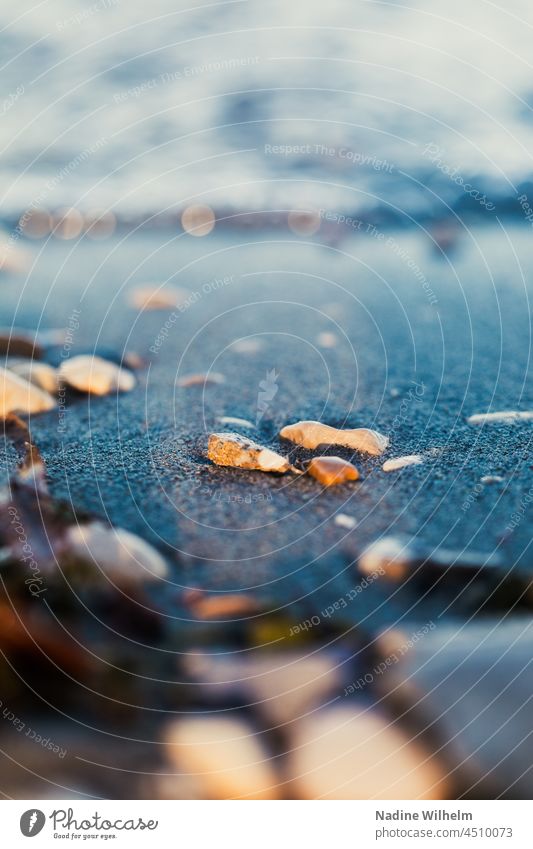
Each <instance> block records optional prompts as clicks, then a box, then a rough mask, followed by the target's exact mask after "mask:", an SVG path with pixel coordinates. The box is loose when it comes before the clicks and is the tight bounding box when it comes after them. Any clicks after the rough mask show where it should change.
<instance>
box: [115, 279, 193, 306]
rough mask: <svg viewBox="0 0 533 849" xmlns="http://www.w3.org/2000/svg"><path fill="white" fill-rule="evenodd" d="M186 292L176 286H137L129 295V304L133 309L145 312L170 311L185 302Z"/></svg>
mask: <svg viewBox="0 0 533 849" xmlns="http://www.w3.org/2000/svg"><path fill="white" fill-rule="evenodd" d="M188 294H189V293H188V292H187V291H186V290H185V289H180V288H178V287H177V286H168V285H164V284H162V285H160V286H158V285H156V284H154V285H146V286H137V287H136V288H135V289H133V290H132V291H131V292H130V293H129V302H130V304H131V306H132V307H135V309H138V310H141V311H143V312H147V311H150V310H172V309H175V308H176V307H178V306H179V305H180V304H182V303H183V302H184V301H186V300H187V297H188Z"/></svg>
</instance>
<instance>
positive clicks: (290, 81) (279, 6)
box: [0, 0, 533, 220]
mask: <svg viewBox="0 0 533 849" xmlns="http://www.w3.org/2000/svg"><path fill="white" fill-rule="evenodd" d="M532 30H533V8H532V7H531V3H530V2H529V0H513V2H512V3H511V4H507V8H505V9H499V8H497V7H496V6H495V5H494V4H492V3H488V2H484V0H470V2H468V3H465V2H464V0H461V2H459V0H451V2H448V3H447V4H446V5H445V6H444V7H443V5H442V4H441V3H439V2H437V0H418V2H416V0H412V2H411V3H410V5H407V4H402V3H400V2H373V0H329V2H327V3H319V2H316V0H314V1H313V2H309V0H297V2H289V0H270V2H268V3H265V2H263V0H232V2H211V3H201V2H200V3H196V4H193V3H192V0H181V1H180V0H178V2H176V0H155V2H152V3H150V4H148V6H145V5H144V4H138V3H127V2H125V0H95V2H93V3H90V2H88V3H81V2H73V0H54V2H50V0H45V2H41V3H39V4H36V5H35V6H34V7H33V8H32V4H30V3H29V2H23V3H22V4H20V3H19V4H16V5H14V4H13V3H10V2H7V0H1V4H0V56H1V66H2V102H1V103H0V115H1V122H0V150H1V156H0V174H1V206H0V210H1V214H2V215H3V216H9V215H19V214H20V212H21V211H22V210H25V209H27V208H28V207H31V206H33V207H43V208H47V209H54V208H57V207H59V206H62V205H68V206H71V205H73V206H77V207H79V208H81V209H90V208H105V209H112V210H114V211H115V212H116V213H121V214H131V213H134V214H139V213H140V214H143V215H144V214H149V213H150V212H155V211H161V210H169V209H170V210H171V209H176V208H181V207H182V206H184V205H187V204H189V203H191V202H201V203H209V204H210V205H212V206H214V207H217V208H228V207H229V208H236V209H254V210H258V209H259V210H260V209H265V208H266V209H276V208H283V209H286V208H294V207H300V206H302V207H305V208H307V207H310V208H322V209H326V210H329V211H335V210H346V209H350V210H361V209H382V210H383V211H387V212H388V213H389V214H392V215H399V216H400V217H403V218H404V219H405V216H407V220H408V217H409V216H414V217H417V216H421V215H425V214H429V215H442V214H445V213H446V211H447V209H448V206H452V207H453V208H455V209H459V210H461V209H464V208H470V209H471V210H472V211H474V212H483V213H485V212H486V211H487V210H486V207H487V203H488V202H489V199H495V211H496V213H497V212H498V211H501V208H502V207H501V204H502V198H516V195H517V193H518V194H519V193H520V192H522V191H524V184H525V183H526V182H527V181H528V180H529V178H530V175H531V170H532V154H531V151H532V150H533V120H532V119H533V109H532V107H533V82H532V79H531V61H530V60H531V35H532ZM446 170H447V171H448V173H445V172H446ZM450 171H451V172H452V173H451V176H450V173H449V172H450ZM461 181H462V182H461ZM464 183H467V184H468V185H469V189H468V191H469V192H470V194H467V190H466V188H465V187H464ZM526 188H527V186H526ZM485 194H486V198H485V201H483V197H484V196H485ZM472 195H474V196H473V197H472ZM532 196H533V193H532ZM498 203H500V209H498Z"/></svg>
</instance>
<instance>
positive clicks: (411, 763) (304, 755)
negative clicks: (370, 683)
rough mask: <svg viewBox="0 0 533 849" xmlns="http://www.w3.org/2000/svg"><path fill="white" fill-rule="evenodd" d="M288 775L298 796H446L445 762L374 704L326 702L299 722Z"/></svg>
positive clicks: (336, 797) (373, 797)
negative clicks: (363, 706) (359, 706)
mask: <svg viewBox="0 0 533 849" xmlns="http://www.w3.org/2000/svg"><path fill="white" fill-rule="evenodd" d="M289 776H290V778H291V779H292V783H293V787H294V790H295V794H296V796H297V797H298V798H301V799H447V798H449V793H450V788H449V786H448V784H447V781H446V776H445V772H444V770H443V768H442V767H441V766H440V765H439V764H438V763H437V761H436V760H435V758H434V757H433V756H432V755H431V754H430V753H428V752H427V751H426V750H425V749H424V748H423V746H422V745H421V744H419V743H418V742H417V741H415V740H410V739H409V736H408V735H407V734H406V733H405V732H404V731H403V730H401V729H400V728H399V727H398V726H397V725H394V724H392V723H391V722H389V721H388V720H387V719H386V718H385V717H384V716H382V715H381V714H379V713H377V712H376V711H375V710H374V709H373V708H372V709H371V708H368V709H367V710H366V711H364V710H362V709H356V708H354V707H351V706H348V705H347V706H340V707H333V708H325V709H323V710H321V711H320V712H318V713H315V714H313V715H312V716H310V717H308V718H306V719H303V720H302V721H301V722H300V723H298V724H297V726H296V728H295V733H294V735H293V738H292V751H291V752H290V754H289Z"/></svg>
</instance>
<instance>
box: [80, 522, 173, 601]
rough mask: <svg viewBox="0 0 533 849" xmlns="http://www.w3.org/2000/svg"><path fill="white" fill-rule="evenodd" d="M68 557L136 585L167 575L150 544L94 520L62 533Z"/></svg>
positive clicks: (119, 582)
mask: <svg viewBox="0 0 533 849" xmlns="http://www.w3.org/2000/svg"><path fill="white" fill-rule="evenodd" d="M65 552H66V554H67V556H69V557H72V558H74V559H80V560H83V561H85V562H87V563H89V564H90V565H93V566H94V567H95V568H98V567H99V568H100V569H101V570H102V571H103V572H104V574H105V575H106V576H107V577H108V578H109V580H110V581H111V582H112V583H116V584H118V585H120V586H124V585H126V586H128V585H136V584H139V583H143V582H144V581H146V580H157V579H158V578H165V577H166V575H167V565H166V563H165V560H164V559H163V557H162V556H161V555H160V554H159V552H158V551H156V550H155V548H153V547H152V546H151V545H149V544H148V543H147V542H145V541H144V540H143V539H141V538H140V537H138V536H136V535H135V534H132V533H130V532H129V531H125V530H124V529H123V528H112V527H110V526H108V525H104V524H103V523H102V522H98V521H94V522H89V523H88V524H86V525H72V526H71V527H69V528H68V529H67V531H66V534H65Z"/></svg>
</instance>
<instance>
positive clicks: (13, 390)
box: [0, 368, 56, 418]
mask: <svg viewBox="0 0 533 849" xmlns="http://www.w3.org/2000/svg"><path fill="white" fill-rule="evenodd" d="M55 406H56V402H55V400H54V398H52V396H51V395H50V394H49V393H48V392H45V391H44V390H42V389H39V387H37V386H35V385H34V384H33V383H29V381H27V380H24V378H22V377H19V376H18V375H17V374H14V373H13V372H12V371H10V370H9V369H4V368H0V416H2V418H5V417H6V416H7V415H9V414H10V413H43V412H46V411H47V410H52V409H53V408H54V407H55Z"/></svg>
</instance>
